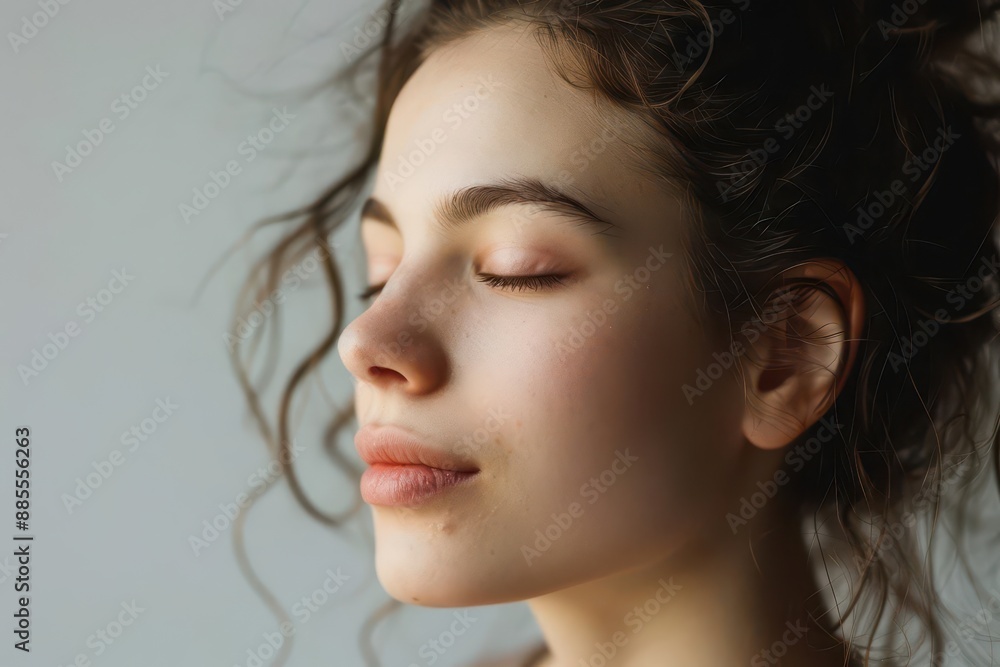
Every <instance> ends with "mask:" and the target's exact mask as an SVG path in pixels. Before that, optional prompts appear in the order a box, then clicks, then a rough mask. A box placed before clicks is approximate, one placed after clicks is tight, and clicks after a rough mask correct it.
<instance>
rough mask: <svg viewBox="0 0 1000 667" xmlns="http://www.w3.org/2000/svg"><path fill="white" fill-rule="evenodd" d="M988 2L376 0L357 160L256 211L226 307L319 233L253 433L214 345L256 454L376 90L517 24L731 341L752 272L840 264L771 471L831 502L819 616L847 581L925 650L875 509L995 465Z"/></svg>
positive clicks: (903, 550)
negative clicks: (689, 225)
mask: <svg viewBox="0 0 1000 667" xmlns="http://www.w3.org/2000/svg"><path fill="white" fill-rule="evenodd" d="M995 9H996V6H995V5H993V4H991V5H989V6H987V5H984V4H982V3H980V2H977V1H976V0H905V1H897V2H889V1H888V0H882V1H868V0H816V1H803V0H799V1H792V0H788V1H777V0H716V1H714V2H697V1H694V0H669V1H666V2H652V1H644V0H601V1H597V0H560V1H556V0H552V1H548V0H508V1H500V0H497V1H492V0H479V1H471V0H466V1H463V0H447V1H434V2H430V7H429V8H426V9H419V10H417V11H415V12H413V13H412V15H409V16H403V15H402V14H401V12H400V3H399V2H398V1H394V2H391V3H389V5H388V6H387V8H386V9H385V10H383V12H384V14H383V15H382V16H384V18H385V20H384V21H380V25H382V30H381V33H380V35H379V40H378V43H377V44H375V45H373V46H372V47H371V48H369V49H367V50H366V52H365V53H364V54H363V56H362V57H360V58H358V59H357V60H356V61H354V62H353V63H352V64H351V65H350V66H349V67H348V68H346V69H345V70H344V71H342V72H340V73H339V76H338V79H339V80H340V81H341V82H342V83H348V82H350V81H354V80H356V79H357V78H358V77H359V76H361V75H362V74H363V73H364V72H365V69H366V68H369V67H372V66H374V67H375V68H377V77H376V90H375V101H374V108H373V117H372V124H371V127H370V128H369V129H370V136H369V137H368V140H367V145H366V147H365V151H364V153H363V155H362V157H361V158H360V160H358V162H357V164H355V165H354V166H353V167H352V168H351V169H349V170H348V171H347V173H345V174H344V175H343V176H342V177H341V178H340V179H338V180H337V181H336V182H335V183H333V184H332V185H331V186H330V187H328V188H327V189H326V190H325V191H324V192H323V193H321V194H320V196H319V197H317V198H316V199H315V200H314V201H313V202H311V203H310V204H308V205H306V206H304V207H302V208H300V209H297V210H294V211H291V212H289V213H287V214H284V215H282V216H278V217H275V218H272V219H269V220H265V221H263V222H262V223H260V224H261V225H273V224H277V223H282V224H291V226H290V228H289V229H288V231H287V233H286V234H285V235H284V236H283V238H282V239H281V240H280V242H279V243H278V244H277V245H276V246H275V247H274V248H273V250H272V251H271V252H270V253H268V254H267V255H266V256H265V257H263V258H262V259H261V260H260V261H259V262H258V263H257V264H256V265H255V267H254V269H253V272H252V274H251V276H250V278H249V279H248V281H247V284H246V286H245V288H244V290H243V292H242V293H241V295H240V306H241V310H239V311H238V313H237V317H238V316H240V315H243V314H246V313H248V312H250V311H252V310H253V309H255V308H256V307H257V304H258V302H260V301H261V300H262V299H263V297H264V296H265V295H266V294H268V293H270V292H271V291H272V290H273V289H274V286H275V285H276V283H277V280H278V278H279V276H280V275H281V274H282V272H283V271H284V270H285V269H286V268H287V267H288V266H289V265H291V264H292V263H294V262H296V261H299V260H300V259H301V258H302V257H304V256H306V255H307V254H308V253H309V252H311V251H313V250H315V249H317V248H319V249H321V250H322V251H323V252H322V254H321V257H322V268H323V271H324V273H325V277H326V279H327V281H328V284H329V288H330V299H331V309H332V313H333V325H332V327H331V329H330V330H329V332H328V334H327V335H326V336H325V337H324V338H323V340H322V341H321V343H320V344H319V345H318V346H316V348H315V349H313V350H312V351H311V352H310V353H309V355H308V356H307V357H306V358H305V359H304V360H302V361H301V363H300V364H299V365H298V366H297V367H296V369H295V371H294V373H293V374H292V375H291V377H290V378H289V380H288V382H287V384H286V386H285V390H284V394H283V397H282V400H281V404H280V407H279V411H278V418H277V432H276V433H275V432H274V431H273V430H272V428H271V427H270V425H269V423H268V420H267V418H266V416H265V414H264V410H263V409H262V407H261V405H260V402H259V400H258V396H257V390H256V388H255V387H254V386H253V384H252V383H251V382H250V380H249V378H248V373H247V367H248V365H249V360H248V359H247V358H244V357H242V356H241V351H240V348H236V349H235V350H234V351H233V360H234V362H235V365H236V368H237V372H238V373H239V377H240V381H241V383H242V385H243V387H244V390H245V392H246V396H247V399H248V401H249V403H250V406H251V409H252V412H253V414H254V416H255V417H256V418H257V421H258V423H259V424H260V426H261V429H262V432H263V433H264V435H265V437H266V439H267V441H268V443H269V444H270V446H271V448H272V453H274V454H275V455H276V456H278V455H279V454H282V453H284V456H283V457H281V458H282V459H283V460H287V451H288V446H289V444H288V443H289V442H290V434H289V410H290V406H291V404H292V398H293V396H294V395H295V393H296V390H297V389H298V388H299V386H300V384H301V382H302V380H303V378H304V377H306V375H307V374H308V373H310V372H311V371H313V370H315V369H316V368H317V366H318V364H319V363H320V362H321V361H322V360H323V359H324V358H325V357H326V356H327V355H328V353H329V352H330V350H331V348H332V347H333V346H334V344H335V343H336V340H337V337H338V336H339V334H340V332H341V331H342V328H343V324H344V322H343V319H344V311H343V305H344V303H345V300H344V284H343V282H342V279H341V276H340V273H339V270H338V266H337V263H336V260H335V257H334V253H333V252H332V250H331V248H330V245H329V237H330V234H331V233H332V232H333V231H334V230H335V229H337V228H338V227H339V226H340V225H341V224H342V223H343V222H344V221H345V220H348V219H350V216H351V214H352V213H353V212H354V211H355V210H356V208H357V205H358V204H359V203H360V202H359V200H360V196H361V195H362V193H363V192H364V191H365V187H366V184H367V182H368V180H369V177H370V176H371V173H372V171H373V169H374V167H375V165H376V162H377V158H378V155H379V153H380V149H381V146H382V141H383V135H384V130H385V124H386V120H387V117H388V112H389V109H390V107H391V106H392V103H393V101H394V99H395V97H396V95H397V94H398V92H399V90H400V88H401V87H402V85H403V84H404V83H405V81H406V80H407V79H408V78H409V76H410V75H411V74H412V73H413V72H414V71H415V69H416V68H417V67H419V65H420V63H421V62H422V61H423V59H424V58H425V57H426V55H427V54H428V53H429V52H430V51H432V50H433V49H435V48H438V47H440V46H441V45H443V44H446V43H449V42H452V41H454V40H458V39H461V38H463V37H465V36H467V35H469V34H471V33H474V32H476V31H478V30H484V29H488V28H489V27H491V26H495V25H499V24H502V23H505V22H510V21H522V22H528V23H530V24H532V25H533V26H535V27H536V29H537V30H536V35H537V38H538V39H539V40H540V42H541V44H542V45H543V46H544V47H545V49H546V53H547V54H548V55H549V56H550V58H549V59H550V64H551V65H552V66H553V67H554V68H555V69H556V70H557V71H558V72H559V73H560V74H561V75H562V77H563V78H564V79H565V80H566V81H567V83H569V84H570V85H573V86H577V87H580V88H586V89H590V90H593V91H594V92H595V93H596V94H597V95H598V96H599V97H601V98H603V99H604V100H606V101H608V102H610V103H611V104H613V105H615V106H616V107H618V108H619V109H621V110H622V111H623V112H624V114H625V116H626V117H628V118H629V119H631V120H632V121H634V122H636V123H637V124H639V125H641V126H643V127H644V128H645V130H646V131H649V132H651V133H653V134H655V136H656V137H657V141H656V142H655V143H651V144H650V145H649V146H648V147H647V149H648V159H647V163H648V169H649V171H650V172H651V173H652V174H654V175H655V176H657V177H659V178H660V179H661V181H662V182H663V183H664V187H667V185H668V184H673V185H674V187H676V186H677V185H678V184H680V187H681V189H682V191H683V192H684V193H685V196H686V201H687V204H688V206H687V214H688V215H690V216H691V218H692V220H693V221H694V222H695V223H696V224H695V228H696V229H697V230H698V233H697V235H696V237H695V238H693V239H692V240H691V243H690V248H689V257H690V260H691V262H692V265H693V266H694V267H695V269H694V274H693V276H692V279H691V285H690V287H691V292H692V295H693V296H694V297H695V299H696V302H697V303H698V304H699V307H700V309H701V312H702V313H703V314H704V321H705V323H706V326H707V327H711V328H712V329H716V330H718V331H721V332H724V333H725V334H726V335H728V336H729V337H730V338H731V339H735V337H736V336H738V335H739V331H740V327H741V326H742V325H743V324H744V323H746V322H748V321H751V320H752V319H753V318H756V317H759V315H760V313H761V312H762V311H763V310H764V309H765V308H766V307H767V306H768V304H769V303H770V302H772V301H773V299H774V297H775V291H774V279H775V277H776V276H778V275H779V274H780V273H781V272H782V271H784V270H785V269H787V268H789V267H792V266H794V265H796V264H797V263H800V262H803V261H807V260H810V259H816V258H833V259H836V260H840V261H842V262H843V263H844V264H845V265H846V266H847V267H848V268H850V270H851V271H852V272H853V273H854V274H855V275H856V276H857V278H858V280H859V282H860V283H861V285H862V286H863V289H864V296H865V302H866V304H867V311H868V312H867V313H866V320H865V326H864V334H863V336H862V340H861V341H860V343H859V344H860V347H859V350H858V356H857V359H856V361H855V366H854V368H853V369H851V374H850V377H849V378H848V381H847V383H846V384H845V386H844V388H843V390H842V392H841V393H840V395H839V396H838V397H837V399H836V401H835V403H834V405H833V407H832V408H831V410H830V413H829V414H830V415H832V416H833V418H834V419H835V420H836V423H837V424H838V425H839V428H838V429H836V433H835V441H834V442H833V443H831V444H828V445H826V446H824V448H823V449H822V451H821V453H820V454H819V455H818V456H816V457H814V458H813V459H812V460H810V462H809V466H808V468H807V469H806V470H804V471H802V472H800V473H798V474H796V475H794V476H793V479H794V484H795V488H796V491H797V493H798V498H799V499H800V502H801V506H802V508H803V510H804V511H814V512H816V513H817V516H818V515H819V513H820V512H821V511H826V512H832V513H833V514H834V515H835V516H836V517H837V518H838V519H839V523H840V524H841V526H842V528H843V530H844V532H845V533H846V535H847V536H848V539H849V541H850V544H849V547H850V549H851V550H852V551H853V553H854V555H855V560H856V562H857V563H858V564H859V566H860V572H859V573H858V576H857V586H856V587H855V589H854V590H853V594H852V599H851V602H850V604H849V605H848V606H847V607H846V608H845V609H843V610H842V612H843V618H845V619H846V618H847V617H848V616H849V615H850V614H851V613H852V611H855V612H856V613H858V614H861V611H860V610H856V609H855V606H856V604H858V603H860V602H862V601H864V600H870V601H871V605H872V607H871V611H870V612H869V613H870V614H871V616H870V617H869V619H868V621H867V622H868V623H869V625H870V628H869V631H868V632H867V634H868V635H869V641H868V642H867V646H866V648H865V651H864V662H865V664H866V665H867V664H868V662H869V660H874V657H873V656H872V655H871V651H872V649H873V646H874V642H875V637H874V635H875V632H874V631H873V629H874V627H875V626H877V625H879V624H880V623H883V624H884V623H887V622H893V621H894V620H895V618H896V616H895V614H902V613H904V611H905V609H904V608H908V610H909V612H911V613H914V614H916V615H917V616H918V617H919V618H920V619H921V620H923V621H924V622H925V625H926V628H927V629H928V630H929V634H930V637H931V642H930V651H931V652H932V653H934V655H938V654H940V652H941V650H942V647H943V645H944V635H943V631H942V630H941V628H940V627H939V623H938V620H937V614H935V609H937V608H939V606H940V600H939V591H937V590H936V589H935V587H934V586H933V581H932V573H931V572H930V570H931V566H930V563H929V562H927V561H926V560H925V556H926V554H924V553H921V552H920V550H919V547H918V545H917V543H916V542H915V539H914V538H912V537H910V538H906V539H895V540H892V539H891V537H892V536H891V535H890V534H889V532H888V529H889V527H890V526H892V525H893V524H894V522H898V521H899V520H900V517H901V516H902V515H903V514H904V513H905V512H908V511H910V510H911V509H913V507H911V505H912V504H913V501H914V499H916V500H917V501H921V500H925V501H928V503H929V505H930V509H931V510H932V513H933V514H934V515H935V516H936V515H937V512H938V505H939V503H940V501H941V498H942V496H945V497H947V498H951V497H956V496H957V495H959V494H957V493H953V492H952V491H951V490H950V489H951V487H953V486H954V484H953V481H954V480H955V479H960V480H963V481H962V483H961V484H959V485H958V486H961V487H965V488H971V487H970V486H969V485H967V484H966V483H965V481H964V480H966V479H968V478H971V477H970V476H972V475H975V473H976V472H977V471H981V470H983V469H984V468H985V464H986V461H987V456H988V454H987V453H988V452H990V454H989V455H991V456H992V457H993V469H994V472H995V474H996V475H997V477H998V481H1000V456H998V444H1000V423H994V424H993V429H992V430H991V432H990V433H989V435H988V436H986V437H985V438H984V437H983V436H982V435H981V434H977V431H976V429H977V428H979V427H980V426H981V425H982V424H983V423H984V421H989V420H990V419H992V413H991V410H994V409H995V408H996V405H997V399H996V395H995V394H991V381H992V379H993V377H992V376H991V373H993V372H995V371H996V370H997V367H998V366H997V360H998V358H1000V357H998V356H997V352H998V349H997V348H998V338H997V334H998V330H1000V326H998V323H997V319H996V312H997V308H996V306H997V305H998V299H1000V276H998V275H997V270H996V266H997V262H1000V245H998V240H997V233H998V232H997V226H996V224H995V221H996V218H997V214H998V210H1000V209H998V195H1000V183H998V177H997V156H998V148H1000V143H998V140H997V134H996V121H997V118H998V115H1000V105H998V97H997V94H998V90H997V86H998V85H1000V76H998V74H997V70H996V65H995V63H994V62H993V60H992V58H990V57H989V56H990V53H989V49H990V48H992V47H991V45H989V44H988V43H987V42H986V30H987V26H986V23H985V22H986V18H987V17H990V18H992V15H993V13H994V11H995ZM984 269H985V270H984ZM352 412H353V406H352V405H347V406H345V408H344V410H343V412H341V413H340V414H338V415H337V417H336V418H335V419H334V420H333V423H332V424H331V426H330V429H329V430H328V432H327V437H326V442H327V445H328V450H329V451H330V453H331V454H332V455H334V456H335V457H337V459H338V460H339V461H340V462H341V463H343V464H344V465H345V466H347V467H348V468H349V463H348V462H347V460H346V459H345V458H344V457H343V455H341V454H340V453H339V452H338V451H337V449H336V447H335V445H334V444H333V443H334V442H335V436H336V434H337V432H338V431H339V430H340V429H341V428H342V427H343V426H344V425H345V424H346V423H347V422H348V421H349V420H350V418H351V415H352ZM821 422H822V420H821ZM818 428H820V424H819V423H818V424H817V425H815V426H813V427H812V428H811V429H809V431H807V432H806V433H805V434H804V435H803V436H802V440H803V441H807V440H808V439H809V438H810V437H813V436H814V435H815V434H816V430H817V429H818ZM285 472H286V473H287V478H288V481H289V485H290V487H291V490H292V492H293V493H294V495H295V497H296V498H297V499H298V500H299V501H300V502H301V503H302V505H303V506H304V507H305V509H306V511H307V512H309V514H310V515H311V516H313V517H315V518H316V519H317V520H319V521H321V522H323V523H325V524H327V525H331V526H337V525H340V524H341V523H342V522H343V521H345V520H347V519H348V517H349V516H350V515H351V514H352V513H353V512H347V513H344V514H341V515H334V514H330V513H327V512H324V511H323V510H321V509H320V508H318V507H317V506H316V505H315V504H314V503H313V502H312V501H311V500H310V499H309V497H308V496H307V494H306V493H305V492H304V490H303V489H302V486H301V484H300V482H299V479H298V477H297V476H296V474H295V470H294V468H293V467H292V466H285ZM945 492H947V493H945ZM907 500H909V501H910V504H908V503H907ZM356 508H357V505H356V506H355V509H356ZM918 509H921V508H920V507H918ZM960 525H962V524H960ZM873 529H874V530H873ZM887 538H888V539H887ZM237 539H238V535H237ZM927 549H928V550H929V549H930V547H929V546H928V547H927ZM241 556H242V557H244V558H245V554H242V552H241ZM246 569H247V571H248V573H250V575H251V576H252V572H251V571H249V568H248V566H247V567H246ZM257 583H259V582H257ZM892 599H895V600H896V602H897V603H898V607H897V609H896V610H895V612H893V616H892V619H893V620H892V621H887V620H886V619H885V618H883V616H884V614H885V613H886V610H887V607H888V603H889V601H890V600H892ZM904 601H905V603H904ZM269 602H272V603H273V600H270V601H269ZM847 640H848V641H850V640H851V638H847ZM365 652H366V659H367V660H369V661H370V662H372V661H374V660H375V658H374V657H373V656H372V655H371V651H370V649H369V648H367V647H366V649H365ZM933 664H939V663H937V662H934V663H933Z"/></svg>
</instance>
